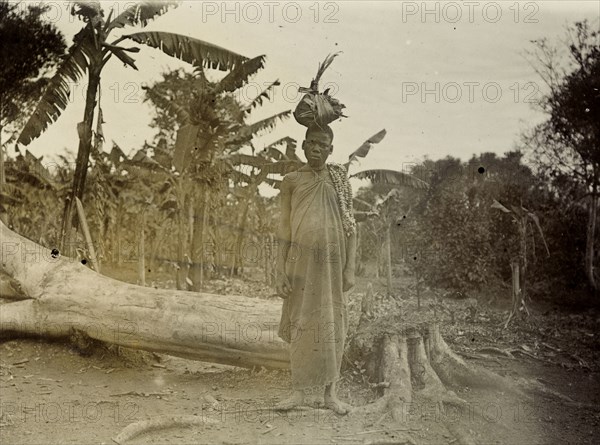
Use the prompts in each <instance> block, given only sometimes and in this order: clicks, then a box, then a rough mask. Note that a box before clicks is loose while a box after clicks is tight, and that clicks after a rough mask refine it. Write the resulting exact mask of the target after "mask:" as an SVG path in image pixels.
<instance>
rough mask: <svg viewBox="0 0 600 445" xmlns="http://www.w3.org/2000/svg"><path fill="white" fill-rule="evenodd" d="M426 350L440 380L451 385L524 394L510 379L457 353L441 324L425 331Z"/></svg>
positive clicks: (429, 327)
mask: <svg viewBox="0 0 600 445" xmlns="http://www.w3.org/2000/svg"><path fill="white" fill-rule="evenodd" d="M424 342H425V351H426V352H427V351H428V354H427V356H428V357H429V362H430V363H431V366H432V367H433V369H434V370H435V372H436V373H437V376H438V377H439V378H440V380H441V381H442V382H443V383H444V384H445V385H449V386H453V385H458V386H470V387H477V388H495V389H498V390H501V391H508V392H513V393H517V394H520V395H522V394H523V393H522V391H521V390H520V389H519V388H518V387H517V386H516V385H515V384H514V383H512V382H511V381H510V380H508V379H507V378H505V377H502V376H500V375H498V374H496V373H494V372H491V371H488V370H487V369H485V368H481V367H479V366H476V365H469V364H467V363H466V362H465V361H464V360H463V359H462V358H460V357H459V356H458V355H457V354H455V353H454V352H453V351H452V349H450V347H449V346H448V344H447V343H446V342H445V340H444V339H443V337H442V336H441V334H440V329H439V325H438V324H437V323H431V324H429V325H428V326H427V330H426V332H425V338H424Z"/></svg>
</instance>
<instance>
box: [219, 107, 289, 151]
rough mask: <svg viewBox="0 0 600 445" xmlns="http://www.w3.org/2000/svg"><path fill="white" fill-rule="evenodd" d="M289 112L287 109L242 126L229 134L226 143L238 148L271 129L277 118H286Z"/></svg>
mask: <svg viewBox="0 0 600 445" xmlns="http://www.w3.org/2000/svg"><path fill="white" fill-rule="evenodd" d="M291 114H292V113H291V111H289V110H288V111H283V112H281V113H278V114H275V115H273V116H271V117H268V118H266V119H263V120H260V121H258V122H255V123H253V124H250V125H246V126H243V127H242V128H240V129H239V131H236V132H235V133H231V134H230V135H229V137H228V138H227V142H226V144H227V145H228V146H230V147H233V148H235V149H239V148H240V147H241V146H243V145H247V144H248V143H249V142H250V141H251V140H252V138H253V137H254V136H261V135H263V134H264V133H265V132H267V131H269V130H272V129H273V128H274V127H275V125H276V124H277V121H278V120H283V119H287V118H289V117H290V115H291Z"/></svg>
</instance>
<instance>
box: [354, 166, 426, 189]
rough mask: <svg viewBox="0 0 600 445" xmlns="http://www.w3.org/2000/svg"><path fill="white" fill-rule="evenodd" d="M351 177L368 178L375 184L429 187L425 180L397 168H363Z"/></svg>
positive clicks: (415, 187)
mask: <svg viewBox="0 0 600 445" xmlns="http://www.w3.org/2000/svg"><path fill="white" fill-rule="evenodd" d="M350 177H351V178H358V179H368V180H370V181H371V182H372V183H374V184H391V185H400V186H405V187H411V188H414V189H419V190H426V189H428V188H429V184H427V183H426V182H425V181H423V180H421V179H419V178H416V177H415V176H412V175H409V174H408V173H403V172H400V171H397V170H384V169H377V170H363V171H360V172H358V173H355V174H353V175H350Z"/></svg>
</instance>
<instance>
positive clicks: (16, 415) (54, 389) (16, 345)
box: [0, 340, 600, 444]
mask: <svg viewBox="0 0 600 445" xmlns="http://www.w3.org/2000/svg"><path fill="white" fill-rule="evenodd" d="M0 359H1V365H2V368H1V375H0V394H1V408H2V415H1V418H0V420H1V425H2V426H1V428H0V442H1V443H2V444H42V443H43V444H48V443H61V444H62V443H98V444H101V443H106V444H110V443H113V442H112V440H111V438H114V437H115V436H116V435H117V434H118V433H119V432H120V431H121V430H122V429H123V428H124V427H125V426H127V425H128V424H130V423H132V422H136V421H139V420H145V419H150V418H153V417H156V416H159V415H166V414H169V415H178V414H183V415H185V414H196V415H201V416H206V417H207V418H211V419H216V420H219V423H217V424H214V425H207V426H205V427H192V428H173V429H170V430H165V431H158V432H152V433H148V434H146V435H144V436H141V437H138V438H136V439H133V440H131V441H130V442H129V443H132V444H136V443H140V444H141V443H150V444H159V443H173V444H188V443H207V444H208V443H211V444H213V443H216V444H234V443H235V444H237V443H240V444H242V443H243V444H250V443H264V444H280V443H284V442H285V443H302V444H314V443H340V444H342V443H343V444H353V443H377V440H383V439H386V440H387V441H388V442H387V443H392V442H393V441H392V439H394V440H396V441H397V442H395V443H410V442H407V440H409V439H410V440H412V441H413V442H414V443H417V444H421V443H422V444H429V443H435V444H445V443H448V444H450V443H459V442H458V441H455V435H452V434H450V433H449V428H447V426H448V425H450V429H451V430H454V427H453V426H452V425H456V426H458V428H459V430H460V429H462V430H463V431H468V432H470V434H471V435H472V437H473V438H474V439H475V441H476V442H477V443H480V444H537V443H540V444H541V443H590V444H592V443H597V438H598V437H600V412H599V411H598V410H593V409H590V408H585V409H584V408H574V407H567V406H564V404H563V403H561V402H557V401H548V400H546V399H544V400H537V401H535V403H525V402H523V401H519V400H513V399H510V398H508V397H506V395H504V394H500V393H495V392H492V391H477V392H476V391H472V390H469V388H463V389H462V391H459V396H461V397H463V398H465V399H466V400H467V401H468V402H469V409H468V410H463V411H460V412H459V411H453V410H448V411H446V412H445V413H443V414H442V413H440V412H439V411H437V406H434V405H431V404H423V403H421V401H419V399H418V398H417V399H416V400H415V401H414V402H413V404H412V405H411V406H410V407H407V410H406V415H405V419H404V421H403V422H401V423H393V422H392V420H391V419H390V417H389V416H388V417H386V418H383V419H374V418H367V417H356V416H351V417H341V416H337V415H335V414H332V413H331V412H329V411H325V410H314V409H307V410H305V411H294V412H291V413H288V414H287V415H286V414H281V413H276V412H274V411H272V410H270V409H269V408H270V407H271V406H272V405H273V404H274V403H275V402H276V401H277V400H279V398H281V397H283V396H284V395H285V394H287V391H288V389H289V381H290V380H289V374H288V373H287V372H283V371H281V372H272V371H262V372H261V371H258V372H253V371H249V370H240V369H236V368H231V367H225V366H216V365H210V364H203V363H199V362H191V361H187V360H182V359H176V358H171V357H167V356H154V355H152V354H147V353H141V352H133V351H125V352H123V353H121V354H119V353H118V351H108V350H106V349H105V348H101V349H97V350H95V352H94V353H93V355H91V356H89V357H84V356H82V355H80V354H79V352H78V351H76V350H75V349H74V348H73V347H69V346H66V345H63V344H58V343H45V342H41V341H37V340H15V341H8V342H4V343H3V344H1V345H0ZM159 359H160V361H159ZM25 360H28V361H26V362H24V361H25ZM19 362H23V363H19ZM493 367H494V368H495V370H496V371H498V372H501V373H504V374H508V375H512V376H521V377H525V376H528V377H537V378H542V379H543V380H544V381H545V382H547V384H549V385H550V386H551V387H552V388H554V389H556V390H559V391H561V392H564V393H567V394H571V395H572V396H573V397H574V398H576V399H577V400H579V401H582V402H586V403H588V404H596V405H597V404H598V402H600V400H599V398H600V376H599V375H598V374H597V373H591V372H574V371H566V370H564V369H561V368H557V367H549V366H544V365H542V364H537V363H533V362H526V361H523V360H508V359H507V360H503V359H498V360H497V361H493ZM347 374H348V373H347ZM350 374H351V373H350ZM340 392H341V396H342V398H343V399H344V400H346V401H350V402H352V403H353V404H357V405H358V404H362V403H365V402H366V401H368V399H370V398H373V397H375V394H374V393H372V392H371V391H369V390H365V385H361V384H359V383H358V382H357V379H356V378H351V376H350V375H345V376H344V379H343V381H342V384H341V390H340ZM207 396H208V397H207ZM211 397H212V398H211ZM215 402H216V403H215ZM257 408H260V409H264V410H265V411H260V412H258V411H256V409H257ZM454 432H456V431H454Z"/></svg>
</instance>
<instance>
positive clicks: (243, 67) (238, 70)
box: [215, 55, 265, 94]
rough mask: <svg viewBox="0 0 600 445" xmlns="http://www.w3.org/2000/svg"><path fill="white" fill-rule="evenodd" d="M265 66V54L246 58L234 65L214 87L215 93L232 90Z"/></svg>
mask: <svg viewBox="0 0 600 445" xmlns="http://www.w3.org/2000/svg"><path fill="white" fill-rule="evenodd" d="M264 66H265V56H264V55H263V56H258V57H255V58H254V59H250V60H246V61H245V62H244V63H242V64H240V65H238V66H236V67H235V68H234V69H233V70H231V72H230V73H229V74H227V75H226V76H225V77H223V79H221V81H220V82H219V83H218V84H217V86H216V87H215V93H216V94H219V93H223V92H232V91H235V90H237V89H238V88H241V87H243V86H244V85H245V84H246V83H247V82H248V79H249V78H250V77H251V76H253V75H254V74H256V73H257V72H258V71H260V70H261V69H263V68H264Z"/></svg>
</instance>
